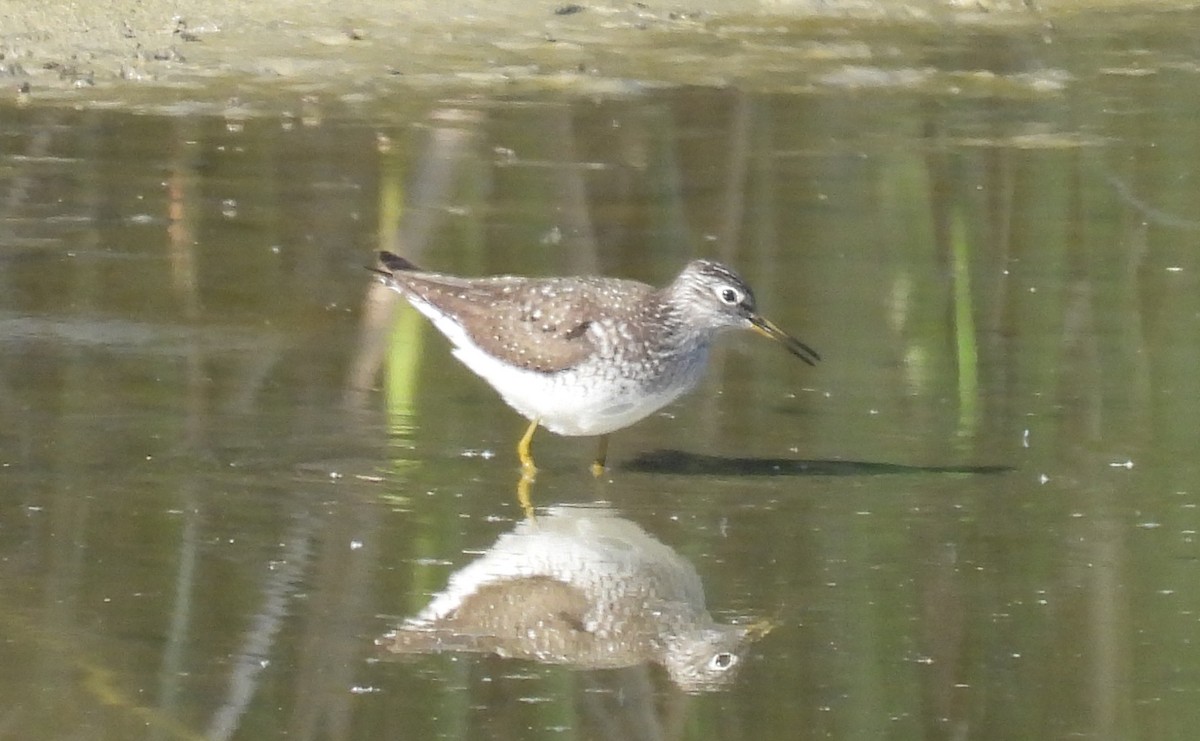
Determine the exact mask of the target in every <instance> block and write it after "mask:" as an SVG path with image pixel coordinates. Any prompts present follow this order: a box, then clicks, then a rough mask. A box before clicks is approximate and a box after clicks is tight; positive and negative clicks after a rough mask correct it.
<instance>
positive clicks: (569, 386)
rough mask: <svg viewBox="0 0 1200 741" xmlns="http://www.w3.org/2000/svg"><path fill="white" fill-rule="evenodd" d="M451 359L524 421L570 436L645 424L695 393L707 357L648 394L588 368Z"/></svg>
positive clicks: (480, 357) (472, 352)
mask: <svg viewBox="0 0 1200 741" xmlns="http://www.w3.org/2000/svg"><path fill="white" fill-rule="evenodd" d="M454 355H455V356H456V357H457V358H458V359H459V360H461V361H462V362H463V364H464V365H466V366H467V367H468V368H470V369H471V370H473V371H475V372H476V373H477V374H479V375H480V376H482V377H483V378H484V379H485V380H487V381H488V383H490V384H491V385H492V387H493V388H495V389H496V390H497V391H498V392H500V395H501V396H502V397H503V398H504V401H505V402H507V403H508V405H509V406H511V407H512V408H513V409H516V410H517V411H518V412H520V413H521V414H522V415H524V416H525V417H526V418H527V419H531V420H533V419H536V420H538V421H539V423H540V424H541V426H543V427H545V428H546V429H548V430H550V431H551V432H554V433H557V434H559V435H569V436H577V435H604V434H607V433H609V432H613V431H615V430H619V429H621V428H623V427H628V426H630V425H632V424H633V423H635V422H638V421H639V420H642V419H645V418H646V417H648V416H649V415H651V414H653V413H654V412H656V411H658V410H659V409H662V408H663V407H665V406H666V405H667V404H670V403H671V402H672V401H674V400H675V399H677V398H679V397H680V396H681V395H683V394H684V393H687V392H688V391H690V390H691V389H692V388H695V386H696V384H697V383H699V382H700V378H701V377H702V375H703V373H704V365H705V361H706V359H707V357H706V356H707V352H705V353H701V354H699V355H697V356H696V357H694V358H692V361H691V362H690V363H688V365H687V367H684V368H680V369H678V370H677V372H676V373H675V374H674V375H673V377H672V378H670V379H663V381H662V383H660V384H658V385H657V386H656V387H655V388H654V389H653V390H652V391H649V392H647V391H646V389H644V388H643V387H641V386H640V385H639V384H637V383H636V382H634V381H631V380H629V379H625V378H620V377H617V378H612V379H605V380H604V382H599V381H600V379H599V378H596V377H595V376H591V375H590V374H589V373H588V370H587V366H586V365H585V366H584V367H582V368H581V369H580V371H579V372H575V371H565V372H561V373H540V372H538V371H530V370H523V369H520V368H514V367H512V366H509V365H506V364H504V363H502V362H500V361H498V360H496V359H495V358H493V357H492V356H490V355H488V354H486V353H484V352H482V351H480V350H479V349H478V348H476V347H474V346H470V347H466V346H460V347H457V348H455V349H454ZM589 380H595V381H596V382H594V383H589Z"/></svg>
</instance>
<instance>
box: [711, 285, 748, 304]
mask: <svg viewBox="0 0 1200 741" xmlns="http://www.w3.org/2000/svg"><path fill="white" fill-rule="evenodd" d="M717 298H719V299H721V301H722V303H726V304H729V305H730V306H737V305H738V304H740V303H741V302H742V294H741V293H740V292H739V291H738V290H737V289H735V288H730V287H729V286H725V287H724V288H720V289H718V290H717Z"/></svg>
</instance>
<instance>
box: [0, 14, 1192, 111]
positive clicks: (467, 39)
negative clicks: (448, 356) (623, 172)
mask: <svg viewBox="0 0 1200 741" xmlns="http://www.w3.org/2000/svg"><path fill="white" fill-rule="evenodd" d="M1108 4H1109V3H1107V2H1100V3H1096V2H1091V3H1087V4H1086V7H1092V8H1094V7H1096V6H1097V5H1101V6H1103V5H1108ZM1147 5H1148V4H1147V3H1141V4H1140V8H1141V9H1143V10H1144V9H1146V6H1147ZM1150 5H1156V6H1157V5H1158V4H1150ZM1083 6H1084V4H1081V3H1078V2H1043V3H1041V4H1034V3H1033V2H1030V1H1029V0H1024V1H1022V0H1015V1H1013V2H1007V1H1005V0H997V1H995V2H992V1H990V0H989V1H987V2H961V1H960V0H941V1H938V2H933V1H930V2H903V3H899V2H854V1H851V2H839V3H828V2H823V1H818V0H800V1H797V2H784V1H780V2H761V3H758V4H755V5H751V6H749V7H751V8H752V11H750V12H747V7H748V5H747V3H745V2H736V1H733V0H730V1H725V0H705V1H704V2H698V3H688V4H678V5H659V4H656V3H653V2H636V3H634V2H629V3H614V4H587V3H571V2H566V1H565V0H563V1H560V2H534V3H491V2H479V1H475V2H472V1H468V2H455V3H438V2H417V3H412V2H400V3H396V2H386V1H383V0H344V1H343V2H340V3H338V4H336V6H334V7H335V9H334V10H331V9H330V8H331V6H330V4H328V3H318V2H303V1H300V0H210V1H209V2H206V3H203V4H197V3H191V2H184V1H182V0H145V1H144V2H138V3H131V2H117V1H114V0H94V1H93V2H89V3H70V2H62V1H58V2H46V3H29V2H26V0H0V56H2V59H0V75H2V76H3V77H4V78H5V79H6V80H7V84H6V85H5V86H4V96H5V97H9V98H15V99H17V100H19V101H24V102H28V101H32V100H46V101H71V102H81V103H110V104H118V105H119V104H122V103H126V104H131V105H139V104H149V103H150V102H152V101H153V102H155V103H156V104H159V105H171V104H177V103H184V102H187V103H189V104H196V103H201V104H203V103H211V102H216V101H223V100H228V99H229V98H230V97H237V98H239V100H245V99H251V100H255V99H261V98H270V97H271V96H272V95H273V94H276V93H281V92H282V93H284V94H286V95H288V96H292V97H294V95H296V94H306V93H310V92H312V93H317V92H319V93H322V94H328V93H333V94H337V95H348V96H356V97H360V98H370V97H372V96H376V95H380V94H384V92H383V91H385V90H392V91H394V90H395V87H396V85H397V84H401V85H404V84H408V85H418V86H430V85H433V86H450V87H454V86H465V87H480V86H482V87H489V86H495V85H512V84H523V85H528V84H535V85H542V86H570V87H572V88H578V89H580V90H581V91H582V92H588V91H592V90H602V91H611V90H613V89H616V90H621V89H629V88H636V87H638V86H641V85H654V84H669V85H673V84H730V83H732V82H736V81H738V80H739V79H740V77H741V76H746V75H751V74H753V71H752V68H753V66H754V65H755V64H756V63H758V62H761V61H764V59H766V61H768V62H772V61H774V62H778V61H780V59H782V60H783V61H787V60H788V59H789V58H792V59H793V60H794V58H800V59H801V60H803V58H804V57H805V56H828V55H829V54H831V53H833V54H848V55H850V56H851V57H854V56H856V55H863V54H869V52H864V51H863V50H862V49H861V48H858V47H856V46H854V45H853V44H847V45H842V47H839V48H837V49H833V50H832V51H831V49H829V48H827V47H821V48H813V47H806V46H804V45H797V44H795V43H794V38H795V35H796V34H797V33H800V34H803V33H804V32H805V31H806V30H812V31H817V32H819V31H820V30H821V29H822V28H825V29H828V27H829V26H830V25H832V24H867V23H878V22H880V21H884V22H888V23H896V22H899V23H914V24H917V25H918V26H921V25H925V26H929V25H930V24H932V25H934V26H936V27H938V28H940V29H942V30H944V31H949V32H954V30H955V28H956V27H957V26H959V25H963V24H966V25H971V26H976V25H978V24H1001V25H1004V26H1007V27H1011V26H1013V25H1014V24H1016V25H1021V26H1027V27H1028V28H1029V29H1033V32H1037V29H1039V28H1044V27H1050V26H1052V23H1053V20H1052V18H1053V17H1054V16H1052V14H1055V13H1057V14H1061V13H1064V12H1069V11H1074V10H1078V9H1079V8H1080V7H1083ZM1159 7H1169V4H1164V6H1159ZM781 29H783V30H784V31H785V32H788V33H790V34H791V36H792V39H793V40H792V41H789V42H786V43H781V42H779V41H773V40H771V39H770V38H769V37H770V36H771V34H773V33H778V32H780V30H781ZM756 46H760V47H768V46H774V47H778V48H776V49H775V50H774V51H773V52H772V54H771V55H766V56H764V54H763V53H762V49H759V50H757V51H756V52H755V53H750V54H748V53H747V50H748V49H750V50H751V51H754V47H756ZM775 57H778V58H780V59H776V58H775ZM776 66H778V65H776Z"/></svg>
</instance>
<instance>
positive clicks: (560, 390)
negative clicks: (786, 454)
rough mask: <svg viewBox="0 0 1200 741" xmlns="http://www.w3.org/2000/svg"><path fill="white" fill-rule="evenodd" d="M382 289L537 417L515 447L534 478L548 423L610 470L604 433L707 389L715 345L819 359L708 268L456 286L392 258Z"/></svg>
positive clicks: (462, 281) (714, 267)
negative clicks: (726, 341) (644, 276)
mask: <svg viewBox="0 0 1200 741" xmlns="http://www.w3.org/2000/svg"><path fill="white" fill-rule="evenodd" d="M379 258H380V260H381V262H382V263H383V265H384V267H386V268H387V271H382V270H381V271H378V272H379V273H380V274H381V275H383V276H384V278H383V282H384V283H385V284H386V285H387V286H388V287H389V288H392V289H393V290H395V291H397V292H399V293H400V295H402V296H404V298H406V299H407V300H408V301H409V303H411V304H412V305H413V306H414V307H416V308H417V310H418V311H420V312H421V313H422V314H424V315H425V316H426V317H428V318H429V319H430V320H431V321H432V322H433V324H434V326H436V327H437V328H438V330H440V331H441V333H442V334H444V335H446V337H448V338H449V339H450V342H451V343H453V344H454V350H453V352H454V355H455V357H457V358H458V359H459V360H460V361H462V362H463V364H464V365H466V366H467V367H468V368H470V369H471V370H473V371H475V373H477V374H478V375H479V376H481V377H482V378H483V379H484V380H485V381H487V382H488V383H490V384H491V385H492V388H494V389H496V391H498V392H500V396H502V397H503V398H504V401H506V402H507V403H508V405H509V406H511V407H512V408H513V409H516V410H517V411H518V412H520V413H521V414H522V415H524V416H525V417H526V418H527V419H529V420H530V424H529V427H528V429H526V431H525V434H524V436H522V437H521V441H520V443H519V444H518V446H517V455H518V457H519V458H520V460H521V466H522V468H523V469H524V470H525V472H526V473H527V474H532V473H533V472H534V471H536V470H537V469H536V467H535V466H534V463H533V455H532V453H531V452H530V446H531V442H532V440H533V433H534V431H535V430H537V428H538V426H539V425H541V426H542V427H545V428H546V429H548V430H550V431H551V432H555V433H558V434H559V435H572V436H580V435H599V436H600V447H599V450H598V451H597V455H596V461H595V463H594V464H593V466H592V470H593V472H594V473H596V474H597V475H599V473H600V472H601V471H603V470H604V463H605V458H606V456H607V452H608V435H609V433H611V432H613V431H615V430H619V429H621V428H623V427H628V426H629V425H632V424H633V423H634V422H637V421H639V420H641V419H644V418H645V417H647V416H649V415H650V414H653V413H654V412H656V411H658V410H659V409H661V408H662V407H664V406H666V405H667V404H669V403H671V402H672V401H674V400H675V399H676V398H678V397H679V396H680V395H681V394H683V393H684V392H686V391H689V390H690V389H692V388H694V387H695V386H696V384H697V383H699V382H700V378H701V376H702V375H703V372H704V367H705V365H706V364H707V361H708V352H709V348H710V347H711V346H712V343H713V340H714V339H715V337H716V336H717V334H718V333H720V332H721V331H722V330H725V329H753V330H755V331H757V332H758V333H760V334H762V335H765V336H767V337H769V338H771V339H773V340H777V341H778V342H780V343H782V344H783V346H784V347H786V348H787V349H788V351H790V352H791V353H792V354H793V355H795V356H796V357H798V358H800V359H801V360H803V361H804V362H806V363H808V364H809V365H815V364H816V361H817V360H819V359H820V356H819V355H818V354H817V353H816V351H814V350H813V349H812V348H810V347H809V346H808V345H805V344H804V343H803V342H801V341H799V340H797V339H796V338H794V337H792V336H791V335H789V334H787V333H786V332H784V331H783V330H781V329H780V328H779V327H777V326H775V324H773V323H772V322H770V321H768V320H767V319H765V318H764V317H763V316H762V315H760V314H759V313H758V310H757V309H756V308H755V304H754V294H753V292H751V290H750V286H748V285H746V281H744V280H742V278H741V276H739V275H738V274H737V273H735V272H734V271H733V270H732V269H730V268H729V267H726V266H725V265H722V264H721V263H719V262H713V261H712V260H693V261H691V262H689V263H688V264H687V266H686V267H684V269H683V271H682V272H681V273H680V274H679V275H678V276H677V277H676V278H675V280H673V281H672V282H671V283H670V284H668V285H667V286H665V287H663V288H654V287H653V286H649V285H646V284H645V283H639V282H637V281H632V280H621V279H618V278H601V277H593V276H579V277H565V278H525V277H518V276H492V277H483V278H461V277H457V276H453V275H443V274H440V273H428V272H424V271H422V270H420V269H419V268H417V266H415V265H413V264H412V263H411V262H409V261H408V260H406V259H404V258H403V257H400V256H398V255H394V254H392V253H390V252H380V253H379Z"/></svg>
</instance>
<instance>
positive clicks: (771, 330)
mask: <svg viewBox="0 0 1200 741" xmlns="http://www.w3.org/2000/svg"><path fill="white" fill-rule="evenodd" d="M750 325H751V328H752V329H753V330H754V331H755V332H758V333H759V334H760V335H762V336H763V337H768V338H770V339H772V340H775V341H776V342H778V343H780V344H782V345H783V346H784V347H786V348H787V350H788V352H790V353H791V354H792V355H795V356H796V357H798V358H800V359H801V360H803V361H804V362H806V363H808V364H809V365H816V364H817V361H818V360H820V359H821V356H820V355H818V354H817V351H816V350H814V349H812V348H811V347H809V346H808V345H806V344H804V343H803V342H801V341H800V340H798V339H796V338H795V337H792V336H791V335H790V334H788V333H787V332H784V331H783V330H782V329H780V328H779V327H777V326H775V324H774V323H772V322H771V321H769V320H767V319H766V318H764V317H761V316H759V315H758V314H753V315H751V316H750Z"/></svg>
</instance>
